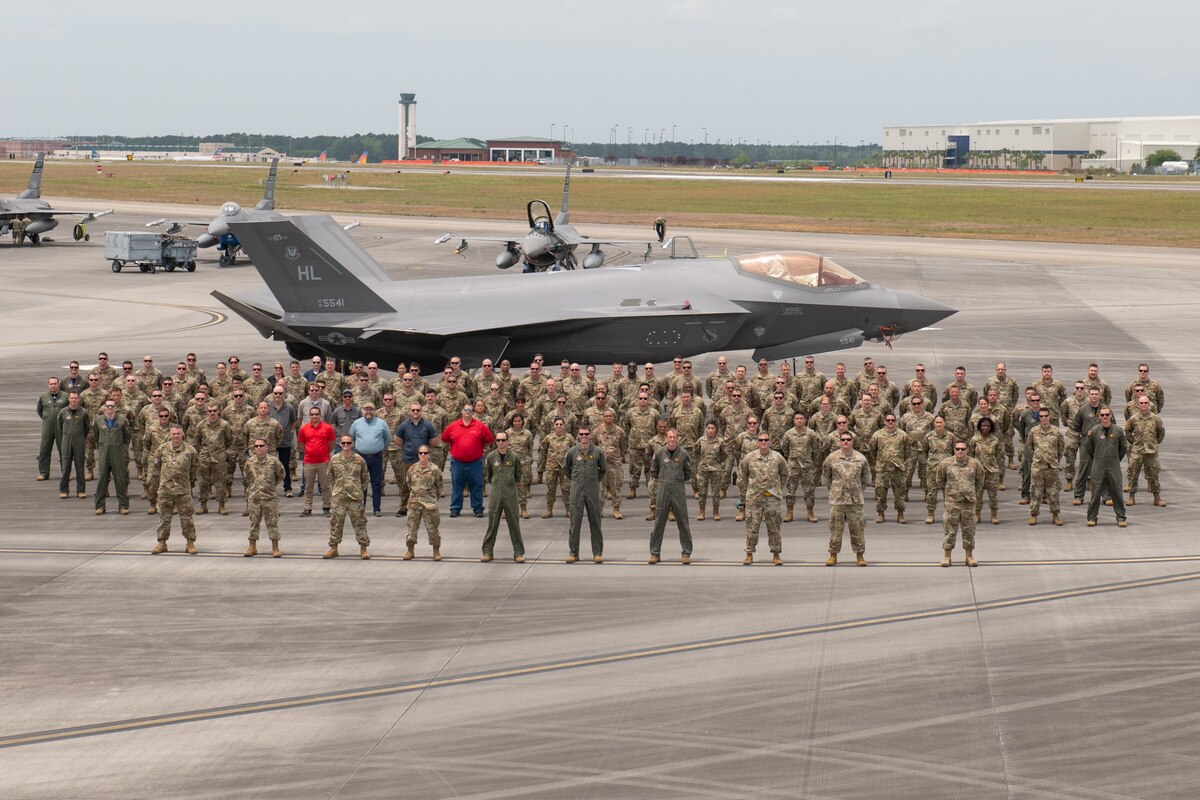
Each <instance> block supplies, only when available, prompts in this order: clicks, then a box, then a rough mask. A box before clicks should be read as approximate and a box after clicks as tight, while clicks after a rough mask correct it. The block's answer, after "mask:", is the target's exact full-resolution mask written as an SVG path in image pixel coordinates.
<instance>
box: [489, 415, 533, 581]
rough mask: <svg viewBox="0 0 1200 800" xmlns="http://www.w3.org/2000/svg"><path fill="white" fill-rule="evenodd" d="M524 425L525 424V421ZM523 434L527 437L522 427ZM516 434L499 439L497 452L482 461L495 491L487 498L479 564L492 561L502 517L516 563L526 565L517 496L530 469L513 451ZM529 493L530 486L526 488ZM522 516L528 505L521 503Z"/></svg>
mask: <svg viewBox="0 0 1200 800" xmlns="http://www.w3.org/2000/svg"><path fill="white" fill-rule="evenodd" d="M522 423H524V420H522ZM520 432H521V433H525V434H528V432H527V431H525V430H524V426H523V425H522V428H521V431H520ZM512 434H513V430H512V429H510V430H508V431H505V432H502V433H499V434H497V435H496V449H495V450H493V451H492V452H490V453H488V454H487V456H485V457H484V460H483V482H484V483H485V484H488V485H490V486H491V487H492V490H491V492H490V493H489V494H488V525H487V532H486V533H485V534H484V536H483V556H482V557H481V558H480V559H479V560H480V561H491V560H492V550H493V549H494V548H495V546H496V534H497V533H498V532H499V531H500V517H501V516H503V517H504V520H505V522H506V523H507V524H508V538H509V539H511V540H512V546H513V561H515V562H517V563H518V564H522V563H524V561H525V544H524V543H523V542H522V541H521V523H520V521H519V520H518V519H517V496H518V491H519V484H520V483H521V481H522V480H523V478H522V475H523V474H524V473H525V472H526V471H527V470H528V466H527V465H525V464H523V463H522V456H520V455H519V454H517V453H516V452H514V451H513V450H512V449H511V445H512ZM525 488H526V491H528V488H529V487H528V484H526V487H525ZM520 505H521V509H522V514H521V516H522V517H523V518H525V519H528V518H529V515H528V514H525V513H524V508H525V501H524V500H522V501H521V502H520Z"/></svg>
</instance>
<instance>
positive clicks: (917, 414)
mask: <svg viewBox="0 0 1200 800" xmlns="http://www.w3.org/2000/svg"><path fill="white" fill-rule="evenodd" d="M901 405H902V406H904V405H907V406H908V407H909V408H911V409H912V410H911V411H906V412H904V413H903V414H901V415H900V421H899V422H897V423H896V426H897V427H898V428H900V430H902V431H904V432H905V433H907V434H908V440H909V443H910V445H911V446H910V447H909V449H908V463H907V464H905V465H904V481H903V483H904V501H905V502H908V489H909V487H910V486H912V479H913V474H914V473H916V475H917V478H918V479H919V480H920V482H921V489H922V490H923V491H924V492H925V493H926V494H928V493H929V475H928V472H927V471H926V469H925V460H924V459H922V458H921V443H922V442H923V441H924V439H925V434H927V433H929V432H930V431H931V430H933V414H930V413H929V412H928V411H926V410H925V397H924V395H922V394H914V395H912V396H911V397H909V398H907V399H905V400H904V401H902V402H901Z"/></svg>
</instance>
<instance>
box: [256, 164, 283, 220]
mask: <svg viewBox="0 0 1200 800" xmlns="http://www.w3.org/2000/svg"><path fill="white" fill-rule="evenodd" d="M278 171H279V159H278V158H272V159H271V171H270V172H268V173H267V182H266V183H265V184H264V185H263V196H262V200H259V201H258V205H256V206H255V208H257V209H258V210H259V211H274V210H275V173H277V172H278Z"/></svg>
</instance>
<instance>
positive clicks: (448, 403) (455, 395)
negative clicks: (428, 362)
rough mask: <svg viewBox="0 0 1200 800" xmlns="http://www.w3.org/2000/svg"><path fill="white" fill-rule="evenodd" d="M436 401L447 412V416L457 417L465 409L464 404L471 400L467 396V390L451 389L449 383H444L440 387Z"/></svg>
mask: <svg viewBox="0 0 1200 800" xmlns="http://www.w3.org/2000/svg"><path fill="white" fill-rule="evenodd" d="M436 402H437V404H438V407H439V408H441V409H442V411H445V412H446V415H447V416H449V417H450V418H451V419H455V418H457V417H458V415H459V413H460V412H461V411H462V410H463V406H465V405H467V404H468V403H470V402H471V401H470V398H468V397H467V394H466V392H464V391H462V390H461V389H451V388H450V385H449V384H447V383H443V384H442V385H441V387H440V388H439V389H438V393H437V400H436Z"/></svg>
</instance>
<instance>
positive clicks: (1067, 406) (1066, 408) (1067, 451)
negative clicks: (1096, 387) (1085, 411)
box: [1062, 394, 1088, 486]
mask: <svg viewBox="0 0 1200 800" xmlns="http://www.w3.org/2000/svg"><path fill="white" fill-rule="evenodd" d="M1087 402H1088V399H1087V395H1086V394H1085V395H1084V396H1083V397H1076V396H1075V395H1073V394H1072V395H1071V396H1070V397H1068V398H1067V399H1066V400H1065V401H1063V404H1062V412H1063V419H1064V420H1066V421H1067V427H1066V428H1064V429H1063V463H1064V464H1065V465H1066V466H1065V469H1066V473H1067V483H1068V484H1072V486H1073V485H1074V481H1075V462H1076V461H1077V459H1078V457H1079V440H1080V438H1081V437H1080V434H1079V431H1077V430H1075V429H1074V428H1072V427H1071V424H1070V423H1071V420H1073V419H1075V415H1076V414H1078V413H1079V409H1081V408H1083V406H1085V405H1087Z"/></svg>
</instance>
